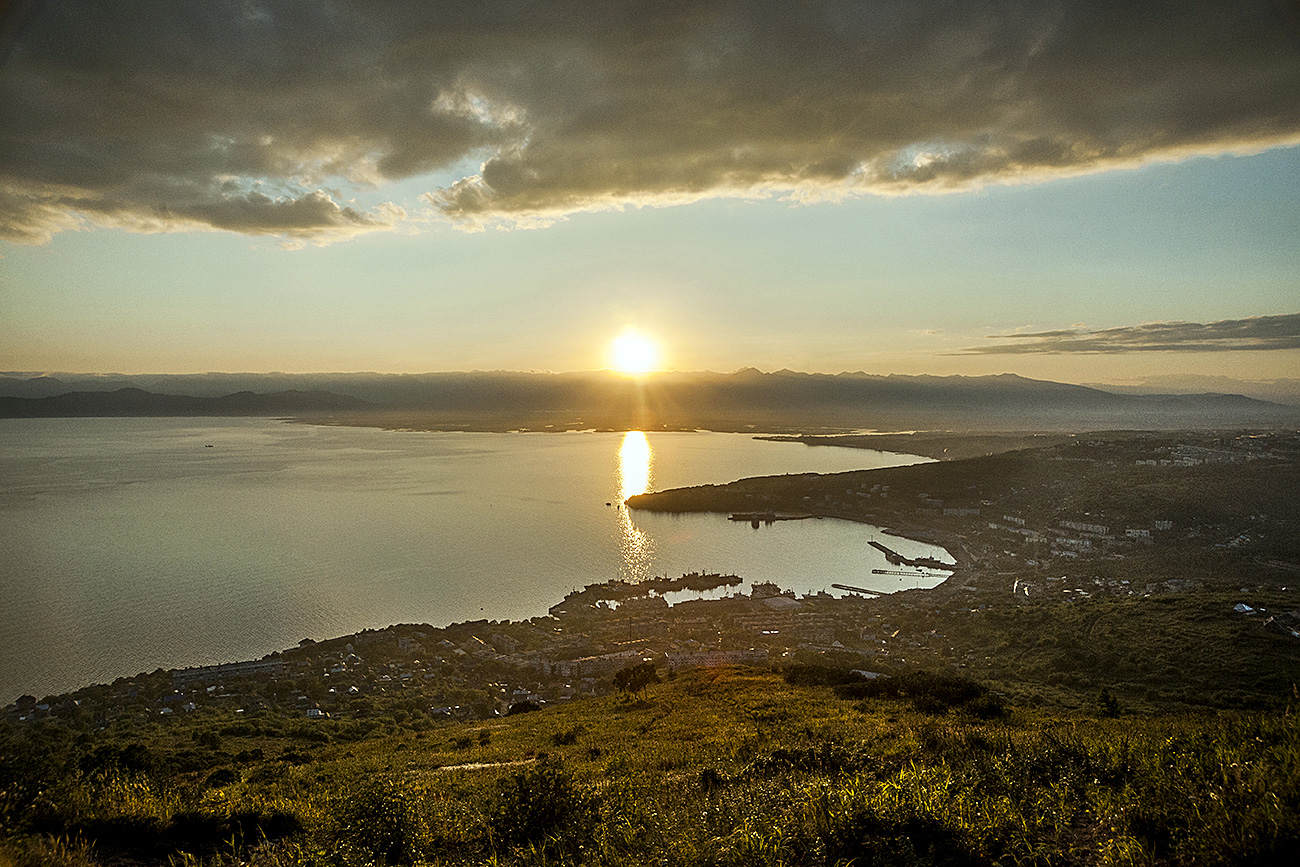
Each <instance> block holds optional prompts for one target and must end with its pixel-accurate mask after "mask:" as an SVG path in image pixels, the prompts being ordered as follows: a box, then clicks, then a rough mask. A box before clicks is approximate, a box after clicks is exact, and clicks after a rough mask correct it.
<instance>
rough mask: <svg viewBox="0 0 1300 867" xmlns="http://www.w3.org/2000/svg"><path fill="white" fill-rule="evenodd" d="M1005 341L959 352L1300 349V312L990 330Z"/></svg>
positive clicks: (988, 353)
mask: <svg viewBox="0 0 1300 867" xmlns="http://www.w3.org/2000/svg"><path fill="white" fill-rule="evenodd" d="M986 339H988V340H1001V341H1007V342H1003V343H994V344H984V345H982V346H971V347H967V348H966V349H963V350H962V351H961V352H959V353H955V354H957V355H1033V354H1050V355H1063V354H1073V353H1084V354H1119V353H1128V352H1225V351H1229V350H1236V351H1240V350H1263V349H1300V313H1286V314H1283V315H1280V316H1252V317H1250V318H1249V319H1224V320H1222V321H1219V322H1210V323H1207V324H1204V325H1203V324H1201V323H1199V322H1149V323H1146V324H1143V325H1128V326H1123V327H1120V328H1105V329H1100V330H1096V331H1087V330H1083V329H1078V328H1069V329H1064V330H1059V331H1037V332H1031V333H1020V332H1016V333H1011V334H992V335H989V336H988V338H986Z"/></svg>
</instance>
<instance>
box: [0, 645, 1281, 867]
mask: <svg viewBox="0 0 1300 867" xmlns="http://www.w3.org/2000/svg"><path fill="white" fill-rule="evenodd" d="M661 675H662V676H663V677H664V678H666V680H663V681H662V682H660V683H653V682H652V683H649V684H648V685H647V686H645V687H644V688H643V689H642V690H640V691H634V692H628V693H623V694H618V695H610V696H606V697H604V698H596V699H588V700H584V701H580V702H574V703H572V704H570V705H568V706H565V707H558V708H553V709H547V710H543V711H539V712H533V713H516V714H513V715H511V716H509V717H505V718H502V719H496V720H491V721H485V722H471V723H455V722H444V723H438V722H431V721H429V720H427V719H419V718H413V717H411V716H407V715H402V714H399V713H396V712H394V711H392V710H388V711H385V712H381V713H379V714H376V716H375V717H373V718H372V720H371V721H370V723H369V725H368V726H367V727H366V728H365V729H364V730H363V729H358V727H357V726H356V724H355V723H351V722H348V721H345V720H331V719H321V720H316V721H307V722H303V721H299V722H292V723H291V722H287V721H281V720H278V719H275V718H273V717H269V716H267V715H265V714H259V713H255V712H249V713H239V712H237V711H236V710H235V709H234V708H227V709H226V710H224V711H221V710H213V711H210V712H206V713H204V714H201V715H199V714H192V715H190V716H189V717H186V718H179V717H178V718H176V719H174V720H165V721H162V722H158V721H151V722H147V723H146V722H143V721H142V722H140V723H138V724H136V725H134V726H131V727H129V728H122V727H115V728H114V729H112V730H110V731H109V732H105V733H101V734H99V735H97V736H96V737H95V738H94V740H93V741H87V739H86V738H84V737H77V736H76V729H75V727H70V728H69V729H68V730H67V734H66V735H60V734H58V731H57V730H56V729H55V728H51V727H46V728H45V729H41V730H29V731H25V732H15V731H14V730H12V729H5V730H3V731H0V738H3V740H2V741H0V745H2V746H3V751H2V752H0V755H3V756H4V757H5V764H4V765H3V771H4V772H5V774H6V777H7V779H6V788H5V799H4V800H3V802H0V804H2V806H3V809H4V811H5V812H4V815H3V817H2V818H3V819H4V825H5V827H6V828H8V829H10V832H11V834H12V833H13V832H18V833H19V836H11V837H10V838H9V840H8V841H7V842H5V843H3V844H0V846H2V847H3V848H0V863H6V862H5V861H4V859H6V858H7V859H8V862H7V863H13V864H29V863H31V864H34V863H42V864H56V865H57V864H65V865H71V864H77V865H88V864H110V863H112V864H124V863H132V864H137V863H138V864H167V863H178V862H177V859H178V858H181V859H188V860H183V863H205V864H223V865H224V864H230V865H233V864H236V863H240V864H244V863H254V864H320V865H326V864H348V865H353V864H355V865H361V864H372V863H387V864H412V863H420V864H426V863H427V864H444V865H450V864H480V863H485V862H490V863H495V864H530V865H541V864H593V865H595V864H601V865H641V864H646V863H671V864H681V865H715V864H746V865H778V864H786V865H836V864H845V863H849V861H852V863H855V864H916V865H937V864H972V865H974V864H993V863H1000V864H1041V863H1052V864H1067V865H1073V864H1078V865H1083V864H1098V863H1115V864H1128V863H1151V862H1156V863H1170V864H1208V863H1219V864H1273V863H1277V864H1281V863H1285V859H1286V858H1288V857H1289V855H1290V852H1291V851H1293V847H1294V846H1295V844H1296V843H1297V842H1300V811H1298V810H1297V807H1298V806H1300V775H1298V774H1297V773H1296V769H1297V768H1296V762H1297V758H1298V757H1300V727H1298V726H1297V723H1296V720H1295V717H1294V716H1290V715H1288V716H1282V715H1263V716H1261V715H1251V714H1223V715H1220V716H1218V717H1206V716H1185V715H1167V716H1162V717H1158V718H1140V717H1131V716H1127V715H1123V716H1120V714H1122V713H1123V709H1122V708H1120V707H1118V706H1116V705H1115V704H1114V703H1113V702H1112V701H1110V700H1109V698H1108V697H1107V696H1106V695H1104V694H1103V695H1101V696H1100V697H1099V699H1098V701H1097V702H1096V703H1094V704H1093V706H1092V707H1091V708H1090V709H1089V711H1088V712H1085V713H1081V714H1061V713H1049V712H1042V711H1037V710H1032V709H1027V708H1023V707H1015V708H1012V707H1008V706H1007V705H1006V704H1005V703H1004V702H1003V701H1002V700H1000V699H999V698H998V697H997V696H994V695H990V694H988V693H987V692H986V691H985V690H983V689H981V688H980V687H979V686H978V685H977V684H975V683H973V682H971V681H967V680H963V679H960V678H946V679H945V678H933V677H931V678H917V677H913V678H910V679H898V680H896V681H895V682H894V684H893V685H892V686H881V683H885V684H888V683H889V682H888V681H883V682H873V681H864V680H862V679H860V678H858V677H856V676H854V675H851V674H849V673H848V672H847V669H846V668H836V667H834V666H830V667H827V666H821V667H816V666H814V667H808V666H803V667H794V668H792V669H791V670H790V671H788V672H787V674H786V675H785V676H784V677H782V676H781V675H779V674H774V673H770V672H766V671H759V670H752V669H740V668H719V669H698V670H691V671H683V672H680V673H676V674H675V675H674V674H673V673H670V672H661ZM38 792H39V794H37V793H38ZM38 831H40V832H44V833H45V834H47V835H49V834H52V835H55V836H53V837H51V836H41V835H40V834H36V833H34V832H38ZM181 853H186V854H184V855H182V854H181ZM199 859H202V860H201V861H200V860H199Z"/></svg>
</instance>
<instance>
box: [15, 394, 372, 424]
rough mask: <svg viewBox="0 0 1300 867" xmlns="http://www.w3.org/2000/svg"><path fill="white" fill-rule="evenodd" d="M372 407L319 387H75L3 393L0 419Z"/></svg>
mask: <svg viewBox="0 0 1300 867" xmlns="http://www.w3.org/2000/svg"><path fill="white" fill-rule="evenodd" d="M372 407H373V405H372V404H370V403H368V402H367V401H364V400H359V399H357V398H353V397H344V396H342V395H337V394H330V393H328V392H320V391H312V392H303V391H282V392H275V393H272V394H255V393H253V392H251V391H241V392H236V393H234V394H227V395H223V396H221V397H192V396H189V395H177V394H155V393H154V392H149V391H144V390H143V389H139V388H134V387H127V388H119V389H116V390H114V391H72V392H67V393H65V394H59V395H52V396H49V397H0V418H81V417H104V416H279V415H297V414H301V413H321V412H358V411H364V410H366V409H369V408H372Z"/></svg>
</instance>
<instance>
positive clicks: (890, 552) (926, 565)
mask: <svg viewBox="0 0 1300 867" xmlns="http://www.w3.org/2000/svg"><path fill="white" fill-rule="evenodd" d="M867 544H868V545H870V546H871V547H873V548H875V549H876V550H877V551H879V552H881V553H882V554H884V555H885V559H886V560H888V561H889V565H891V566H911V567H912V568H913V569H943V570H944V571H946V572H951V571H953V569H955V568H956V567H955V566H953V564H951V563H944V562H943V561H942V560H936V559H934V558H933V557H904V556H903V555H902V554H900V553H898V552H897V551H895V550H894V549H893V548H887V547H885V546H884V545H882V544H880V543H879V542H877V541H876V540H875V539H872V540H871V541H869V542H868V543H867ZM871 571H872V572H877V571H879V570H876V569H872V570H871ZM884 574H887V575H888V574H893V573H889V572H886V573H884Z"/></svg>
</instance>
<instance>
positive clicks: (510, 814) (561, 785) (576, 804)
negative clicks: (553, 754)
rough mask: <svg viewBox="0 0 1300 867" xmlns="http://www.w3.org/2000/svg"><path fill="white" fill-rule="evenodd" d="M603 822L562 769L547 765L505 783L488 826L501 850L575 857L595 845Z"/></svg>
mask: <svg viewBox="0 0 1300 867" xmlns="http://www.w3.org/2000/svg"><path fill="white" fill-rule="evenodd" d="M599 817H600V814H599V809H598V807H597V804H596V802H595V801H594V800H593V799H592V798H590V797H588V796H587V794H586V793H585V792H583V791H582V790H581V789H580V788H578V787H577V786H576V785H575V784H574V782H573V780H572V778H571V777H570V776H569V775H568V774H567V773H566V772H565V771H564V769H563V767H561V766H560V765H559V763H558V762H553V761H550V760H543V761H541V762H538V763H537V765H536V766H534V767H532V768H529V769H527V770H525V771H523V772H521V773H516V774H512V775H511V776H509V777H506V778H505V779H503V780H501V782H500V783H499V784H498V789H497V798H496V803H495V805H494V806H493V809H492V811H491V815H490V817H489V826H490V827H491V829H492V835H493V838H494V839H495V840H496V842H497V843H498V844H499V845H505V846H530V845H531V846H533V847H535V848H539V849H542V850H544V851H551V852H554V853H555V854H559V855H568V856H571V857H572V856H576V855H577V853H578V852H579V850H581V849H582V848H583V847H584V846H586V845H587V844H588V843H589V842H590V841H591V839H592V835H593V834H594V832H595V828H596V823H597V821H598V820H599Z"/></svg>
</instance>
